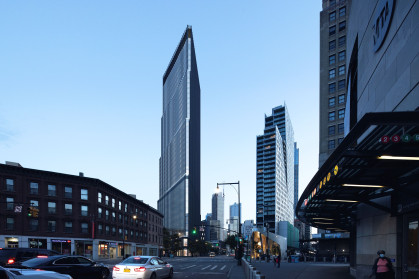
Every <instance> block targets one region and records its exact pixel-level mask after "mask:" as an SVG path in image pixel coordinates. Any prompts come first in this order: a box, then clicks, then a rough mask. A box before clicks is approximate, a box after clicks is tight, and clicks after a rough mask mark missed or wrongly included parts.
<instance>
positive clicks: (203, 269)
mask: <svg viewBox="0 0 419 279" xmlns="http://www.w3.org/2000/svg"><path fill="white" fill-rule="evenodd" d="M210 266H211V265H209V266H206V267H204V268H203V269H201V270H205V269H207V268H208V267H210Z"/></svg>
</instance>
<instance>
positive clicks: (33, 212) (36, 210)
mask: <svg viewBox="0 0 419 279" xmlns="http://www.w3.org/2000/svg"><path fill="white" fill-rule="evenodd" d="M38 213H39V209H38V208H35V207H32V216H33V217H35V218H37V217H38Z"/></svg>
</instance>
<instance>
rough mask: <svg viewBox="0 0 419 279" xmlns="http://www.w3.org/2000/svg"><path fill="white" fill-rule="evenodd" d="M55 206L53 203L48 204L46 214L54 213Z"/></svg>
mask: <svg viewBox="0 0 419 279" xmlns="http://www.w3.org/2000/svg"><path fill="white" fill-rule="evenodd" d="M56 207H57V204H56V203H55V202H48V214H55V213H56Z"/></svg>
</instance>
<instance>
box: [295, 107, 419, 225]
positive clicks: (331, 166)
mask: <svg viewBox="0 0 419 279" xmlns="http://www.w3.org/2000/svg"><path fill="white" fill-rule="evenodd" d="M418 183H419V111H411V112H386V113H368V114H365V116H364V117H363V118H362V119H361V120H360V121H359V122H358V123H357V124H356V125H355V127H354V128H353V129H352V130H351V131H350V132H349V134H348V135H347V136H346V137H345V139H344V140H343V142H342V143H341V144H340V145H339V146H338V147H337V148H336V150H335V151H334V152H333V153H332V154H331V155H330V157H329V158H328V159H327V161H326V162H325V163H324V164H323V166H321V168H320V169H319V170H318V171H317V173H316V174H315V175H314V177H313V179H312V180H311V181H310V183H309V184H308V185H307V187H306V189H305V191H304V193H303V194H302V195H301V197H300V200H299V201H298V203H297V206H296V213H297V216H298V219H300V220H301V221H303V222H304V223H306V224H309V225H310V226H313V227H317V228H320V229H325V230H333V231H348V230H350V229H351V227H352V225H353V222H354V218H355V213H356V207H357V206H359V204H362V203H363V204H367V205H370V206H372V207H375V208H378V209H380V210H383V211H386V212H388V213H389V214H397V208H394V207H393V206H390V207H386V206H383V205H382V204H380V203H377V202H376V200H377V199H379V198H382V197H386V196H390V195H394V194H397V195H404V196H406V198H407V199H408V198H412V197H413V198H415V199H417V200H418V201H419V187H417V186H418Z"/></svg>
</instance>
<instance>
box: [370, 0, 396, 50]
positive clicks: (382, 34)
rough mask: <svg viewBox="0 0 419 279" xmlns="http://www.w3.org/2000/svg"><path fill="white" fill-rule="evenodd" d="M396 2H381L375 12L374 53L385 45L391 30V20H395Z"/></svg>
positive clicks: (390, 0) (386, 0)
mask: <svg viewBox="0 0 419 279" xmlns="http://www.w3.org/2000/svg"><path fill="white" fill-rule="evenodd" d="M394 2H395V0H380V1H379V2H378V4H377V8H376V10H375V15H374V18H373V20H374V21H373V23H374V25H373V26H372V29H373V40H374V52H377V51H378V50H379V49H380V47H381V46H382V45H383V43H384V39H385V38H386V36H387V33H388V30H389V29H390V24H391V20H392V18H393V11H394Z"/></svg>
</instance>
